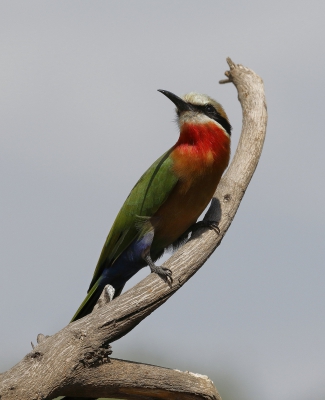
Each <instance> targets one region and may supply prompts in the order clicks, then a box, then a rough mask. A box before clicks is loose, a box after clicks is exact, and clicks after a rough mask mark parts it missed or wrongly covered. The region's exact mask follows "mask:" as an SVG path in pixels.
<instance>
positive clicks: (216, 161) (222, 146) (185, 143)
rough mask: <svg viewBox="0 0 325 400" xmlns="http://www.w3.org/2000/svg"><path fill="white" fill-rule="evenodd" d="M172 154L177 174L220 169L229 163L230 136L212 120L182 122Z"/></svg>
mask: <svg viewBox="0 0 325 400" xmlns="http://www.w3.org/2000/svg"><path fill="white" fill-rule="evenodd" d="M172 156H173V159H174V170H175V172H176V174H177V175H179V176H180V177H181V176H182V177H184V178H185V177H189V175H192V178H194V177H195V176H197V175H201V174H204V173H205V171H206V169H211V168H212V169H213V170H215V171H216V172H220V170H222V172H223V171H224V170H225V169H226V168H227V165H228V163H229V158H230V137H229V136H228V135H227V133H225V131H224V130H223V129H222V128H221V127H219V126H218V125H217V124H215V123H214V122H207V123H203V124H191V123H184V124H183V126H182V128H181V132H180V137H179V140H178V142H177V143H176V145H175V147H174V151H173V155H172Z"/></svg>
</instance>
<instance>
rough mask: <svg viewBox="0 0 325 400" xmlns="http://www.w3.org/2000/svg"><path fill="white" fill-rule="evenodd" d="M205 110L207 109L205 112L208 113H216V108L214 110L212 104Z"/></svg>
mask: <svg viewBox="0 0 325 400" xmlns="http://www.w3.org/2000/svg"><path fill="white" fill-rule="evenodd" d="M204 109H205V112H207V113H213V112H215V108H214V107H213V106H212V105H211V104H207V105H206V106H205V107H204Z"/></svg>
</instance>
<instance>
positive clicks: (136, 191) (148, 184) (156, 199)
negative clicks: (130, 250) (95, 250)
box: [89, 148, 178, 290]
mask: <svg viewBox="0 0 325 400" xmlns="http://www.w3.org/2000/svg"><path fill="white" fill-rule="evenodd" d="M172 151H173V148H171V149H170V150H168V151H167V152H166V153H165V154H163V155H162V156H161V157H160V158H158V160H157V161H156V162H154V163H153V164H152V165H151V167H150V168H149V169H148V170H147V171H146V172H145V173H144V174H143V175H142V176H141V178H140V179H139V181H138V182H137V183H136V185H135V186H134V188H133V189H132V190H131V192H130V194H129V196H128V197H127V199H126V200H125V203H124V204H123V206H122V208H121V210H120V212H119V213H118V215H117V217H116V219H115V222H114V224H113V226H112V228H111V230H110V232H109V234H108V236H107V239H106V242H105V244H104V247H103V250H102V252H101V255H100V257H99V260H98V263H97V266H96V269H95V272H94V276H93V279H92V281H91V283H90V287H89V290H90V289H91V287H92V286H93V285H94V283H95V282H96V281H97V279H98V278H99V277H100V275H101V274H102V271H103V269H104V265H105V264H106V265H107V263H108V264H110V263H113V262H114V261H115V260H116V258H117V257H119V255H120V254H121V253H122V252H123V251H124V250H125V249H126V248H127V247H128V246H129V245H130V244H131V242H132V241H133V240H134V239H135V238H136V236H137V234H138V229H137V226H136V225H137V222H139V217H151V216H152V215H153V214H154V213H155V212H156V211H157V210H158V208H159V207H160V206H161V205H162V204H163V203H164V202H165V201H166V199H167V197H168V195H169V193H170V192H171V190H172V189H173V188H174V186H175V185H176V183H177V181H178V178H177V176H176V175H175V173H174V172H173V171H172V166H173V161H172V159H171V157H169V156H170V153H171V152H172Z"/></svg>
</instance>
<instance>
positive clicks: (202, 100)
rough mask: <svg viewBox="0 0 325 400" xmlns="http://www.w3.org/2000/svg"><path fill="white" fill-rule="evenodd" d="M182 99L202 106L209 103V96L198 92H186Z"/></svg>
mask: <svg viewBox="0 0 325 400" xmlns="http://www.w3.org/2000/svg"><path fill="white" fill-rule="evenodd" d="M182 99H183V100H185V101H186V102H187V103H191V104H195V105H198V106H204V105H206V104H208V103H211V100H212V99H211V97H209V96H207V95H206V94H200V93H195V92H191V93H187V94H185V95H184V96H182Z"/></svg>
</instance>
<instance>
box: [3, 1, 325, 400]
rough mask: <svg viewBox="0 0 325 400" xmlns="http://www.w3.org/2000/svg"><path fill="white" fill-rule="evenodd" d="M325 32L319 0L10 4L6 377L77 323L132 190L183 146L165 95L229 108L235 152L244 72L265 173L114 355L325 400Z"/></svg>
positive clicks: (243, 395) (241, 388)
mask: <svg viewBox="0 0 325 400" xmlns="http://www.w3.org/2000/svg"><path fill="white" fill-rule="evenodd" d="M324 15H325V3H324V2H323V1H312V0H311V1H309V2H307V1H295V2H294V1H283V0H281V1H279V0H275V1H264V2H261V1H245V2H240V1H231V0H228V1H227V2H221V1H210V0H205V1H191V0H186V1H175V0H173V1H167V0H164V1H163V2H162V1H160V2H158V1H155V2H153V1H149V0H148V1H142V0H138V1H96V0H93V1H91V2H90V1H73V0H70V1H68V2H67V1H62V0H56V1H46V2H45V1H31V0H29V1H15V0H4V1H1V3H0V127H1V128H0V129H1V134H0V187H1V192H0V235H1V236H0V315H1V328H0V338H1V347H0V371H4V370H6V369H8V368H9V367H11V366H12V365H14V364H15V363H17V362H18V361H19V360H20V359H21V358H22V357H23V356H24V355H25V354H26V353H27V352H29V351H30V349H31V347H30V341H31V340H32V341H34V343H35V341H36V336H37V334H38V333H40V332H42V333H44V334H53V333H55V332H57V331H58V330H59V329H61V328H63V327H64V326H65V325H66V324H67V323H68V322H69V320H70V319H71V317H72V315H73V314H74V313H75V311H76V309H77V308H78V306H79V304H80V303H81V301H82V300H83V298H84V296H85V294H86V291H87V288H88V285H89V282H90V280H91V277H92V274H93V270H94V267H95V265H96V262H97V259H98V257H99V254H100V251H101V248H102V245H103V243H104V241H105V238H106V235H107V233H108V231H109V229H110V227H111V225H112V223H113V221H114V218H115V216H116V214H117V212H118V211H119V208H120V206H121V205H122V203H123V201H124V200H125V198H126V196H127V195H128V193H129V191H130V189H131V188H132V187H133V185H134V184H135V182H136V181H137V179H138V178H139V177H140V175H141V174H142V173H143V172H144V171H145V170H146V168H147V167H148V166H149V165H151V163H152V162H153V161H154V160H155V159H156V158H158V157H159V156H160V155H161V154H162V153H163V152H164V151H165V150H167V149H168V148H169V147H171V146H172V145H173V144H174V143H175V141H176V140H177V138H178V130H177V126H176V124H175V122H174V121H175V115H174V106H173V104H172V103H171V102H170V101H168V99H166V98H165V97H164V96H163V95H162V94H160V93H158V92H157V89H166V90H169V91H172V92H174V93H175V94H177V95H182V94H184V93H187V92H190V91H197V92H201V93H206V94H209V95H210V96H212V97H213V98H215V99H217V100H218V101H219V102H221V103H222V104H223V106H224V108H225V110H226V112H227V113H228V116H229V119H230V122H231V124H232V126H233V143H232V152H233V153H234V151H235V148H236V144H237V141H238V138H239V135H240V130H241V108H240V104H239V102H238V100H237V93H236V90H235V88H234V86H233V85H231V84H228V85H219V84H218V81H219V80H220V79H223V77H224V75H223V74H224V71H225V70H227V64H226V61H225V59H226V57H227V56H230V57H231V58H232V59H233V60H234V62H237V63H241V64H244V65H245V66H247V67H249V68H251V69H253V70H254V71H255V72H257V73H258V74H259V75H260V76H261V77H262V78H263V80H264V83H265V90H266V99H267V104H268V113H269V122H268V129H267V137H266V142H265V146H264V151H263V154H262V158H261V161H260V163H259V166H258V168H257V171H256V173H255V175H254V177H253V179H252V181H251V184H250V186H249V188H248V190H247V192H246V195H245V197H244V199H243V201H242V204H241V206H240V208H239V211H238V213H237V216H236V218H235V220H234V222H233V224H232V226H231V228H230V230H229V231H228V233H227V235H226V237H225V239H224V240H223V242H222V245H221V246H220V247H219V248H218V249H217V251H216V252H215V253H214V254H213V256H212V257H211V258H210V259H209V261H208V262H207V263H206V264H205V265H204V266H203V268H202V269H201V270H200V271H199V272H198V273H197V274H196V275H195V276H194V277H193V278H192V279H191V280H190V281H189V282H188V283H187V284H186V285H185V286H184V287H183V288H182V289H181V290H179V291H178V292H177V293H176V294H175V295H174V296H173V297H172V298H171V299H170V300H169V301H168V302H167V303H166V304H164V305H163V306H162V307H160V308H159V309H158V310H157V311H155V312H154V313H153V314H152V315H150V316H149V317H148V318H147V319H146V320H145V321H143V322H142V323H141V324H140V325H139V326H138V327H137V328H135V329H134V330H133V331H132V332H130V333H129V334H128V335H127V336H125V337H124V338H122V339H121V340H119V341H118V342H116V343H114V344H113V351H114V353H113V355H114V356H115V357H118V358H124V359H131V360H135V361H139V362H149V363H154V364H159V365H162V366H166V367H171V368H178V369H181V370H191V371H193V372H198V373H201V374H206V375H208V376H209V377H210V378H212V379H213V381H214V383H215V384H216V386H217V388H218V389H219V391H220V393H221V395H222V396H223V398H224V400H235V399H239V398H240V399H241V400H248V399H249V400H258V399H263V400H271V399H274V398H276V399H277V400H302V399H306V398H308V399H313V400H324V399H325V339H324V338H325V319H324V311H325V290H324V287H325V270H324V259H325V257H324V256H325V250H324V247H325V246H324V244H323V238H324V233H325V232H324V231H325V216H324V195H325V189H324V182H325V172H324V147H325V133H324V120H323V116H324V112H323V111H322V108H323V107H324V104H325V98H324V97H325V94H324V80H325V78H324V70H325V53H324V38H325V28H324ZM148 273H149V269H148V268H145V269H144V270H143V271H141V272H140V273H139V274H137V276H136V277H135V278H133V279H132V280H131V281H130V282H129V284H128V287H130V286H132V285H134V283H136V282H137V281H138V280H140V279H142V278H143V277H145V276H146V275H147V274H148Z"/></svg>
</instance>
